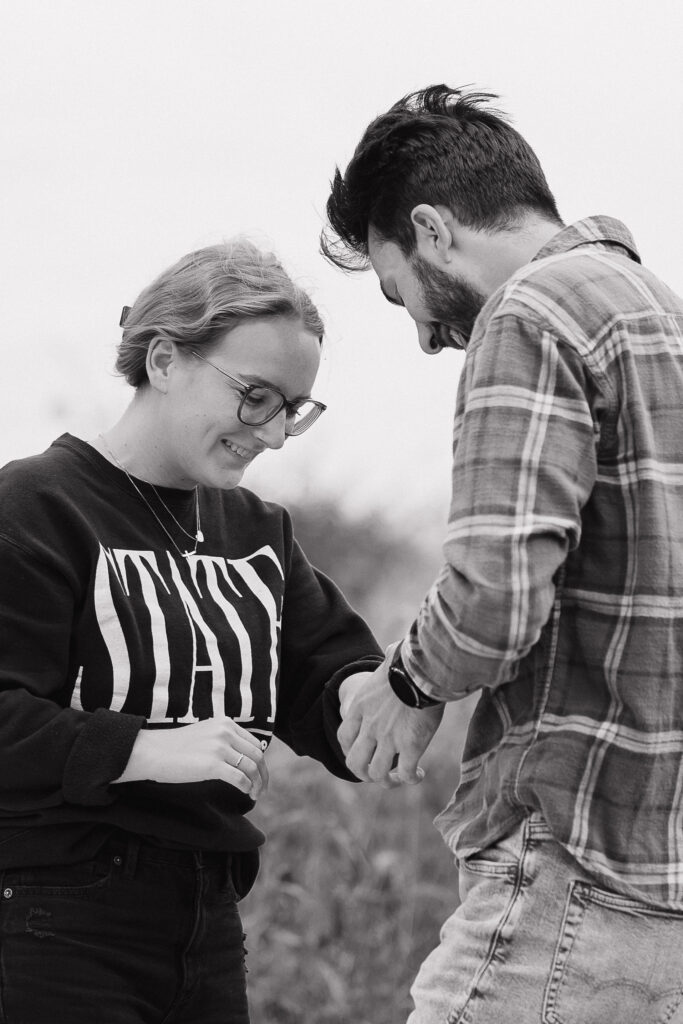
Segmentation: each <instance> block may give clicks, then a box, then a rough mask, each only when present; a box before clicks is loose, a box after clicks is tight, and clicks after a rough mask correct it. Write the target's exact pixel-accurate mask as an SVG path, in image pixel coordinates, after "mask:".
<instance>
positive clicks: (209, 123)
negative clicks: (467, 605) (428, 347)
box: [0, 0, 683, 530]
mask: <svg viewBox="0 0 683 1024" xmlns="http://www.w3.org/2000/svg"><path fill="white" fill-rule="evenodd" d="M682 10H683V5H681V4H680V0H655V2H654V3H650V4H645V3H643V2H642V0H638V2H634V0H618V2H616V0H615V2H611V0H572V3H571V4H568V3H560V2H557V0H477V2H470V0H410V2H409V0H343V2H340V0H333V2H330V0H315V2H314V0H269V2H258V0H249V2H246V0H116V2H114V3H112V2H111V0H2V3H1V4H0V37H1V38H2V40H3V60H2V66H1V67H0V96H1V97H2V118H1V125H0V133H1V134H0V154H1V161H0V186H1V187H0V212H1V217H2V230H3V238H4V245H3V247H2V253H1V254H0V262H1V265H0V302H1V304H2V325H3V340H2V361H3V368H4V372H3V374H2V376H1V378H0V381H1V383H0V397H1V401H0V464H1V463H4V462H6V461H8V460H10V459H13V458H19V457H23V456H25V455H29V454H32V453H33V452H35V451H39V450H42V449H43V448H45V447H46V446H47V445H48V444H49V443H50V442H51V440H52V439H53V438H54V437H56V436H58V435H59V434H61V433H62V432H64V431H65V430H69V431H71V432H72V433H75V434H78V435H79V436H82V437H85V438H86V439H87V438H91V437H93V436H94V435H96V434H97V433H98V432H99V431H101V430H106V429H107V428H108V427H109V426H110V425H111V424H112V423H113V422H114V421H115V420H116V419H117V418H118V416H119V415H120V413H121V412H122V411H123V409H124V408H125V405H126V404H127V402H128V401H129V400H130V397H131V392H130V390H129V388H128V387H127V385H125V384H124V383H123V382H122V381H121V380H119V379H118V378H116V377H115V376H114V374H113V372H112V367H113V362H114V358H115V346H116V344H117V343H118V341H119V340H120V330H119V328H118V322H119V316H120V310H121V307H122V305H124V304H131V303H132V301H133V300H134V298H135V296H136V295H137V293H138V292H139V291H140V290H141V289H142V288H143V287H144V286H145V285H146V284H147V283H149V281H150V280H152V278H153V277H155V276H156V275H157V274H158V273H159V272H160V271H161V270H162V269H163V268H164V267H166V266H168V265H169V264H171V263H173V262H175V261H176V260H177V259H178V258H179V257H180V256H181V255H183V254H184V253H186V252H189V251H190V250H192V249H195V248H198V247H200V246H202V245H209V244H212V243H214V242H217V241H220V240H221V239H224V238H228V237H231V236H232V235H235V234H240V233H245V234H247V235H249V237H251V238H252V239H253V240H254V241H256V242H257V243H258V244H260V245H262V246H264V247H267V248H270V249H274V250H275V251H276V252H277V253H278V255H280V256H281V258H282V259H283V261H284V263H285V265H286V266H287V268H288V269H289V270H290V272H291V273H292V274H293V276H294V277H295V278H296V279H297V280H298V281H299V282H300V283H301V284H303V285H304V286H305V287H307V288H308V289H309V290H310V291H311V293H312V295H313V297H314V300H315V301H316V303H317V305H318V306H319V308H320V310H321V312H322V313H323V316H324V318H325V321H326V324H327V339H326V343H325V355H324V359H323V365H322V368H321V372H320V376H319V380H318V385H317V387H316V397H319V398H321V399H322V400H323V401H325V402H327V404H328V406H329V408H328V411H327V412H326V413H325V415H324V416H323V417H322V419H321V420H320V421H319V423H318V424H316V426H315V427H314V428H313V429H312V430H311V431H310V432H309V434H307V435H305V436H303V437H301V438H293V439H290V440H289V441H288V443H287V445H286V446H285V448H284V449H283V450H282V451H281V452H272V453H268V454H265V455H263V456H261V457H260V459H259V460H257V463H256V464H255V465H254V466H253V468H251V469H250V470H249V471H248V473H247V475H246V476H245V481H244V482H245V483H246V484H247V485H248V486H252V487H254V489H255V490H257V491H259V493H262V494H263V495H264V496H266V497H271V498H275V499H276V500H284V501H297V502H301V501H305V500H309V499H313V498H315V497H316V496H321V497H324V498H326V499H330V498H331V499H332V500H334V501H336V502H338V503H339V505H340V507H342V508H344V509H345V510H346V511H347V512H348V513H349V514H351V515H353V514H359V513H367V512H375V511H380V510H381V511H382V512H383V513H384V514H386V515H388V516H390V517H394V518H395V519H396V520H397V521H399V522H401V523H403V524H404V525H405V524H406V523H407V524H409V525H411V524H412V527H414V529H415V530H419V529H421V528H422V526H423V525H426V524H427V523H430V522H433V521H434V520H435V519H436V520H441V519H445V516H446V512H447V504H448V496H449V490H450V474H449V464H450V454H451V421H452V414H453V407H454V402H455V393H456V388H457V383H458V377H459V374H460V370H461V367H462V355H461V354H459V353H456V352H451V351H449V352H444V353H441V354H440V355H439V356H436V357H427V356H425V355H424V354H423V353H422V352H421V351H420V350H419V348H418V345H417V337H416V333H415V330H414V327H413V325H412V322H411V321H410V319H409V318H408V316H407V314H406V313H405V312H404V311H402V310H400V309H395V308H393V307H391V306H389V305H388V304H387V303H386V301H385V300H384V299H383V298H382V297H381V294H380V292H379V289H378V286H377V282H376V279H375V277H374V274H372V272H368V273H363V274H354V275H348V274H344V273H342V272H341V271H339V270H337V269H336V268H334V267H331V266H329V265H328V264H327V263H326V262H325V261H324V260H323V258H322V257H321V256H320V254H319V252H318V238H319V234H320V230H321V228H322V227H323V225H324V210H325V202H326V199H327V195H328V191H329V181H330V179H331V177H332V174H333V172H334V168H335V166H336V165H339V166H341V167H342V168H343V167H344V166H345V165H346V163H347V162H348V160H349V159H350V157H351V155H352V153H353V149H354V148H355V145H356V144H357V142H358V140H359V138H360V136H361V134H362V132H363V130H364V128H365V127H366V125H367V124H368V122H369V121H370V120H371V119H372V118H373V117H375V116H376V115H377V114H379V113H381V112H382V111H384V110H386V109H387V108H388V107H389V106H390V105H391V104H392V103H393V102H394V101H395V100H397V99H398V98H399V97H401V96H402V95H404V94H406V93H407V92H410V91H412V90H414V89H418V88H421V87H424V86H426V85H429V84H433V83H437V82H446V83H448V84H449V85H455V86H458V85H466V84H472V85H475V86H477V87H478V88H481V89H487V90H490V91H493V92H495V93H497V94H498V95H499V97H500V99H499V101H498V106H500V107H501V108H502V109H503V110H505V111H506V112H507V113H509V114H510V115H511V116H512V119H513V123H514V124H515V126H516V127H517V128H518V130H519V131H521V132H522V134H523V135H524V136H525V137H526V138H527V139H528V141H529V142H530V143H531V145H532V146H533V148H534V149H535V151H536V153H537V155H538V156H539V158H540V160H541V163H542V165H543V167H544V170H545V172H546V176H547V178H548V180H549V183H550V186H551V189H552V191H553V192H554V194H555V197H556V199H557V202H558V206H559V209H560V213H561V215H562V217H563V219H564V220H565V221H566V222H571V221H573V220H576V219H579V218H581V217H585V216H589V215H591V214H596V213H604V214H610V215H612V216H616V217H619V218H620V219H622V220H624V221H625V222H626V223H627V225H628V226H629V227H630V229H631V230H632V232H633V234H634V235H635V238H636V241H637V243H638V245H639V248H640V251H641V255H642V257H643V260H644V262H645V263H646V264H648V265H649V266H650V267H651V268H652V269H653V270H655V272H657V273H659V274H660V276H662V277H663V278H664V279H665V280H666V281H667V282H668V283H669V284H670V285H671V286H672V287H674V289H675V290H677V291H679V292H683V244H682V243H681V238H682V236H683V204H682V203H681V197H680V190H681V180H683V174H682V170H683V132H682V131H681V127H680V126H681V124H683V74H682V73H681V57H680V54H681V50H682V44H683V13H681V12H682Z"/></svg>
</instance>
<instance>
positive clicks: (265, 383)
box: [238, 373, 311, 402]
mask: <svg viewBox="0 0 683 1024" xmlns="http://www.w3.org/2000/svg"><path fill="white" fill-rule="evenodd" d="M238 376H239V378H240V380H243V381H244V383H245V384H256V385H259V386H260V387H264V388H272V389H273V391H277V392H278V394H280V395H283V396H284V397H285V398H287V396H286V395H285V393H284V391H283V390H282V388H279V387H278V386H277V384H274V383H273V382H272V380H268V379H267V378H266V377H260V376H259V375H258V374H257V373H240V374H238ZM310 397H311V396H310V395H297V396H296V398H292V399H289V398H287V401H288V402H289V401H292V402H302V401H304V400H305V399H307V398H310Z"/></svg>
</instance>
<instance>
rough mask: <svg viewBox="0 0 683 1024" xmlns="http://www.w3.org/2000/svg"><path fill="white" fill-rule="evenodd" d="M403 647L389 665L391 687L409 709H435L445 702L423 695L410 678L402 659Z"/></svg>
mask: <svg viewBox="0 0 683 1024" xmlns="http://www.w3.org/2000/svg"><path fill="white" fill-rule="evenodd" d="M401 646H402V642H401V643H400V644H399V645H398V647H397V648H396V650H395V651H394V656H393V658H392V659H391V664H390V665H389V686H390V687H391V689H392V690H393V691H394V693H395V694H396V696H397V697H398V699H399V700H400V701H402V702H403V703H404V704H407V705H408V707H409V708H417V709H421V708H433V707H434V706H435V705H436V704H442V703H443V701H440V700H434V698H433V697H428V696H427V694H426V693H423V692H422V690H421V689H420V688H419V687H418V686H416V685H415V683H414V682H413V680H412V679H411V678H410V676H409V675H408V673H407V672H406V670H405V666H404V664H403V661H402V659H401Z"/></svg>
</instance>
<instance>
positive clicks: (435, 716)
mask: <svg viewBox="0 0 683 1024" xmlns="http://www.w3.org/2000/svg"><path fill="white" fill-rule="evenodd" d="M388 665H389V659H387V660H386V661H385V662H383V664H382V665H380V666H379V668H378V669H376V671H375V672H373V673H372V675H370V676H369V678H365V679H363V680H362V681H360V680H359V682H358V683H356V680H357V679H358V677H357V676H351V677H349V679H348V680H344V683H343V684H342V689H340V697H341V702H342V712H343V721H342V724H341V726H340V728H339V731H338V733H337V738H338V739H339V743H340V745H341V748H342V750H343V751H344V754H345V756H346V764H347V766H348V768H349V769H350V770H351V771H352V772H353V774H354V775H356V776H357V778H359V779H363V780H364V781H365V782H379V783H380V784H381V785H383V786H386V787H390V786H392V785H396V783H401V782H409V783H415V782H420V781H421V779H422V778H423V775H424V773H423V772H422V769H421V768H420V767H419V761H420V758H421V757H422V755H423V754H424V752H425V750H426V749H427V747H428V746H429V743H430V741H431V739H432V736H433V735H434V733H435V732H436V730H437V729H438V727H439V723H440V722H441V717H442V715H443V711H444V707H445V705H443V704H439V705H437V706H436V707H432V708H423V709H421V710H416V709H414V708H409V707H407V705H405V704H403V703H402V702H401V701H400V700H399V699H398V697H397V696H396V695H395V694H394V691H393V690H392V689H391V687H390V686H389V682H388V676H387V670H388ZM347 682H348V683H349V687H348V688H347V689H346V690H344V689H343V687H344V685H345V684H346V683H347ZM351 687H352V688H353V689H351ZM397 758H398V760H397Z"/></svg>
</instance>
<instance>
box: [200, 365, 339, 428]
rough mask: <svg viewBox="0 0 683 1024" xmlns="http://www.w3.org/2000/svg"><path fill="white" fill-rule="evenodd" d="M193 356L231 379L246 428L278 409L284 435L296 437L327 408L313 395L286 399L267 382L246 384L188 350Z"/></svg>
mask: <svg viewBox="0 0 683 1024" xmlns="http://www.w3.org/2000/svg"><path fill="white" fill-rule="evenodd" d="M190 351H191V352H192V355H193V356H196V357H197V359H201V360H202V362H203V363H208V364H209V366H213V368H214V370H218V372H219V373H222V374H223V376H224V377H227V378H228V380H229V381H231V384H232V386H233V387H234V389H235V391H238V392H239V393H240V394H241V396H242V398H241V400H240V404H239V406H238V407H237V418H238V420H239V421H240V423H244V424H245V425H246V426H248V427H260V426H263V424H264V423H268V422H269V421H270V420H273V419H275V417H276V416H277V414H278V413H279V412H282V410H283V409H284V410H285V435H286V436H287V437H295V436H296V435H297V434H303V432H304V430H308V428H309V427H310V426H312V425H313V424H314V423H315V421H316V420H317V419H318V417H319V416H320V415H321V414H322V413H324V412H325V409H326V408H327V406H326V405H323V403H322V402H316V401H314V399H312V398H306V399H304V401H302V402H288V401H287V399H286V398H285V396H284V395H283V394H282V392H280V391H278V390H277V389H276V388H272V387H270V386H269V385H268V384H247V382H246V381H243V380H240V379H239V377H233V375H232V374H231V373H228V372H227V371H226V370H223V369H222V368H221V367H220V366H216V364H215V363H212V362H211V360H210V359H207V358H206V356H200V354H199V352H196V351H195V350H194V349H191V350H190Z"/></svg>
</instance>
